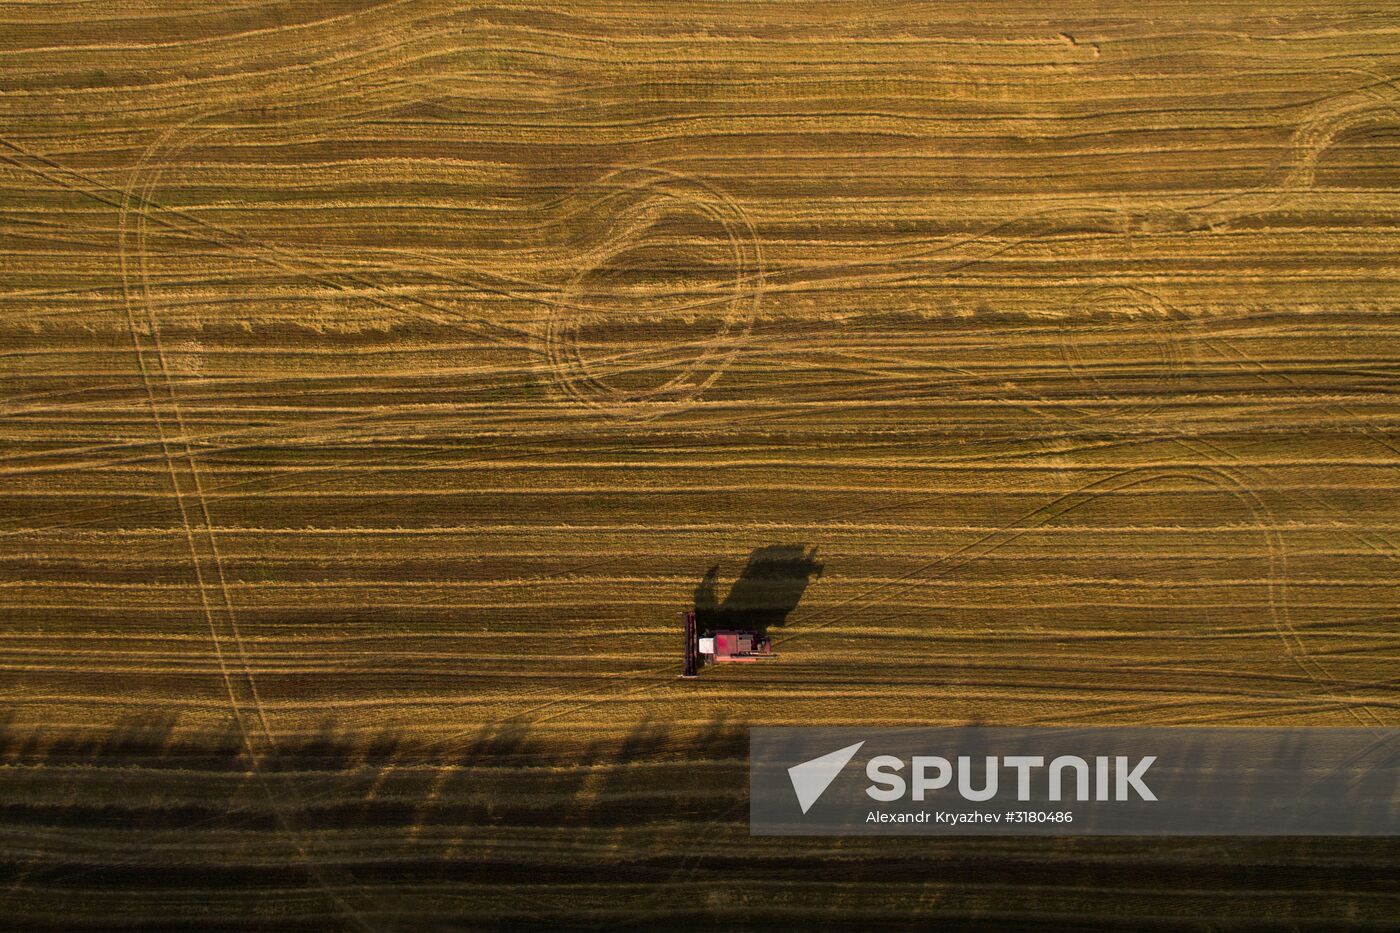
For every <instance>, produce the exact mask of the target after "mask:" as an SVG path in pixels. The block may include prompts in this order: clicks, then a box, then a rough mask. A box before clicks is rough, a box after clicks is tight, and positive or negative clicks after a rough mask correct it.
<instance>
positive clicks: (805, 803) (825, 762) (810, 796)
mask: <svg viewBox="0 0 1400 933" xmlns="http://www.w3.org/2000/svg"><path fill="white" fill-rule="evenodd" d="M864 744H865V741H864V740H863V739H862V740H861V741H859V742H857V743H856V744H854V745H847V746H846V747H845V748H838V749H837V750H836V751H834V752H828V753H827V754H825V755H822V756H821V757H820V758H813V759H812V760H811V761H804V762H802V764H800V765H793V766H792V767H791V768H788V777H789V778H791V779H792V789H793V791H794V792H795V793H796V794H797V802H798V804H800V805H801V806H802V812H803V813H804V814H805V813H806V812H807V811H808V810H810V809H812V804H814V803H816V802H817V800H818V798H820V797H821V795H822V794H824V793H826V789H827V788H828V787H830V786H831V782H832V781H834V780H836V776H837V775H838V774H840V773H841V769H842V768H844V767H846V764H847V763H848V762H849V761H850V760H851V758H853V757H854V756H855V753H856V752H858V751H860V747H861V746H862V745H864Z"/></svg>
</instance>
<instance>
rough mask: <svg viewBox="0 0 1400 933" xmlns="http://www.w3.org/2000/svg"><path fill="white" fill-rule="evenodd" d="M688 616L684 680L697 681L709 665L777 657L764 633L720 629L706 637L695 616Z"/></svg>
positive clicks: (686, 622)
mask: <svg viewBox="0 0 1400 933" xmlns="http://www.w3.org/2000/svg"><path fill="white" fill-rule="evenodd" d="M682 615H684V616H685V670H684V671H683V672H682V674H681V676H682V677H695V676H697V675H698V673H699V668H700V667H701V666H702V665H705V664H720V663H724V662H728V661H760V660H764V659H767V658H776V657H777V655H776V654H774V653H773V640H772V639H771V638H769V637H768V636H767V635H764V634H763V633H761V632H755V631H751V630H745V629H717V630H715V631H706V632H705V633H704V634H703V635H702V634H700V632H699V627H698V625H697V623H696V620H695V613H693V612H686V613H682Z"/></svg>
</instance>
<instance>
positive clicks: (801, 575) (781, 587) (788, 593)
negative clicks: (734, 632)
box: [695, 544, 822, 635]
mask: <svg viewBox="0 0 1400 933" xmlns="http://www.w3.org/2000/svg"><path fill="white" fill-rule="evenodd" d="M821 572H822V565H821V564H819V563H817V549H816V548H811V549H810V550H808V548H807V546H806V545H805V544H770V545H768V546H766V547H760V548H754V550H753V553H752V554H750V555H749V562H748V563H747V564H745V565H744V569H743V570H742V571H741V572H740V574H739V579H737V580H735V581H734V585H733V586H731V587H730V588H729V595H727V596H725V597H724V601H723V602H720V601H719V599H718V595H717V593H716V587H717V584H718V582H719V565H718V564H716V565H715V566H713V567H711V568H710V569H709V570H707V571H706V572H705V576H704V577H702V578H701V580H700V585H699V586H697V587H696V588H695V621H696V623H697V624H698V625H699V627H700V629H701V630H702V631H703V630H705V629H707V628H709V629H725V628H735V629H753V630H755V631H757V632H759V633H760V634H764V635H766V634H768V630H769V629H770V628H771V627H773V626H777V625H782V624H783V623H784V622H786V621H787V617H788V615H789V614H790V613H791V612H792V610H794V609H796V608H797V604H798V602H799V601H800V600H801V599H802V594H803V593H805V592H806V591H807V585H808V584H809V583H810V582H811V581H812V579H813V578H814V577H819V576H821Z"/></svg>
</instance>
